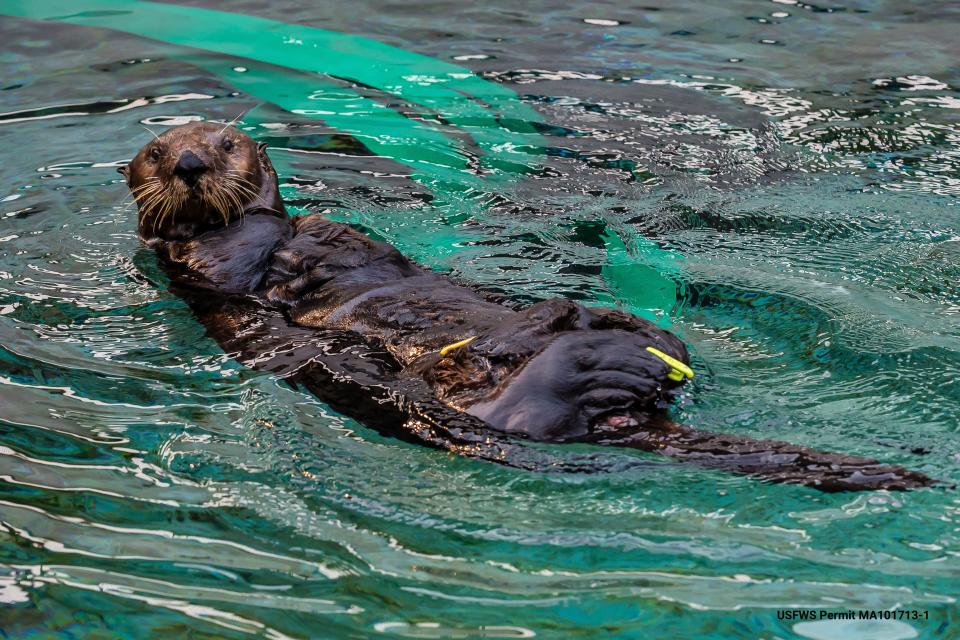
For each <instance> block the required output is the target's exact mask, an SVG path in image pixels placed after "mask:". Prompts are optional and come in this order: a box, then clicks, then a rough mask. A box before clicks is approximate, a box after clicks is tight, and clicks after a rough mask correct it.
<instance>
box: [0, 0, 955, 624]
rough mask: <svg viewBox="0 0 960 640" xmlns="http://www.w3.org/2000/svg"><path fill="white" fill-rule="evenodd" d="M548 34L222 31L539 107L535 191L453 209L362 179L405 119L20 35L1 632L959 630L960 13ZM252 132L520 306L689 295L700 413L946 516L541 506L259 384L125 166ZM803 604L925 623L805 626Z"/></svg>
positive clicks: (384, 25) (62, 39)
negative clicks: (845, 456) (671, 289)
mask: <svg viewBox="0 0 960 640" xmlns="http://www.w3.org/2000/svg"><path fill="white" fill-rule="evenodd" d="M547 4H548V3H524V7H523V8H522V9H518V8H515V7H514V6H513V5H511V4H509V3H484V4H482V5H471V4H467V3H464V4H457V5H446V4H444V5H437V4H430V3H411V2H404V3H383V2H377V3H371V2H352V3H336V4H334V3H331V4H329V5H327V4H324V5H323V6H320V7H316V6H311V5H312V3H303V5H304V6H302V7H288V6H285V7H275V6H272V5H270V4H267V3H260V2H239V1H234V2H226V3H218V4H217V8H221V9H226V10H232V11H236V12H241V13H246V14H251V15H259V16H263V17H267V18H272V19H277V20H283V21H285V22H291V23H301V24H307V25H311V26H315V27H320V28H323V29H330V30H334V31H343V32H348V33H355V34H358V35H361V36H365V37H367V38H372V39H376V40H379V41H381V42H384V43H387V44H391V45H395V46H398V47H401V48H403V49H406V50H408V51H414V52H418V53H421V54H425V55H427V56H431V57H433V58H436V59H439V60H444V61H447V62H453V63H455V64H458V65H462V66H466V67H468V68H470V69H472V70H474V71H475V72H477V73H478V74H481V75H482V76H483V77H485V78H487V79H488V80H490V81H492V82H495V83H498V84H499V85H500V86H502V87H504V88H508V89H511V90H513V91H515V92H516V93H517V94H518V95H519V96H521V97H522V100H523V104H524V105H525V107H524V109H527V108H529V109H532V111H530V112H529V113H531V114H532V115H531V117H530V119H529V122H528V123H526V124H524V123H522V122H520V123H514V125H512V126H511V128H512V129H513V132H512V135H514V136H515V137H516V145H518V146H523V145H528V146H529V147H530V148H529V149H526V151H525V152H524V153H521V154H519V155H518V156H517V158H519V160H520V161H521V162H522V163H524V164H526V165H528V166H529V168H530V171H529V172H528V173H526V174H525V175H520V176H519V177H517V176H516V175H514V176H513V177H512V178H511V179H510V180H503V181H499V182H495V183H494V182H490V183H489V184H487V186H483V185H482V184H481V185H478V184H477V182H476V180H475V176H473V175H472V174H469V173H461V178H460V179H461V180H462V181H463V184H462V185H459V186H460V187H461V188H459V190H458V185H457V184H450V182H449V180H450V176H449V174H444V178H443V179H444V180H446V181H447V183H446V184H445V186H443V189H441V188H440V187H438V185H437V184H436V183H434V182H431V179H434V178H436V176H435V175H432V174H430V173H429V172H424V171H423V170H418V169H414V168H411V167H410V166H409V165H407V164H404V163H403V162H401V161H397V160H391V159H390V158H389V157H386V156H389V155H390V154H389V153H385V152H384V151H383V150H381V151H378V154H379V155H376V156H373V155H369V154H370V153H371V151H370V148H371V145H373V144H374V143H371V142H370V141H369V140H367V142H366V144H365V143H364V137H363V131H368V130H370V128H371V127H376V126H378V124H382V122H381V121H379V120H378V119H377V118H376V117H374V116H370V117H368V118H367V119H366V120H363V121H362V122H361V124H360V125H359V126H358V131H355V132H352V133H351V132H344V131H343V129H342V128H339V129H338V128H335V127H332V126H327V125H326V124H325V123H324V122H323V121H322V120H318V119H316V118H313V117H310V116H308V115H305V114H299V115H297V114H293V113H291V112H289V111H286V110H284V109H281V108H279V107H277V106H276V105H275V104H266V103H263V102H262V101H261V100H259V99H257V98H255V97H252V96H251V94H250V93H249V92H248V91H244V90H240V89H238V86H237V84H239V83H240V80H239V79H237V80H236V83H235V84H231V82H229V81H227V79H225V75H224V74H225V73H226V72H224V74H215V73H214V71H212V69H214V70H215V69H218V68H225V69H234V68H240V69H248V68H249V69H251V71H250V72H251V73H253V72H254V69H253V66H252V65H251V63H250V62H249V61H244V60H239V59H231V58H223V57H218V56H216V55H213V54H202V53H200V52H198V51H195V50H185V49H181V48H176V47H172V46H169V45H164V44H162V43H159V42H149V41H145V40H143V39H141V38H138V37H136V36H133V35H125V34H118V33H115V32H105V31H98V30H95V29H89V28H84V27H78V26H70V25H64V24H50V23H47V24H40V23H38V22H31V21H24V20H18V19H14V18H9V17H0V34H2V36H3V38H2V41H3V42H4V43H5V44H4V45H3V47H2V48H0V68H2V73H0V78H2V80H0V84H2V87H0V89H2V91H0V111H2V112H3V113H4V114H7V115H3V116H0V144H2V148H3V150H4V151H3V153H4V155H3V162H2V164H0V247H2V251H0V407H2V413H0V478H2V480H0V601H2V602H3V603H4V606H3V608H2V609H0V632H2V633H3V634H4V635H6V636H8V637H15V638H31V637H44V638H46V637H58V638H59V637H63V638H74V637H76V638H87V637H111V638H113V637H124V638H147V637H182V636H185V635H187V634H188V633H191V634H192V636H191V637H199V638H208V637H209V638H212V637H238V638H239V637H246V636H251V635H252V636H262V637H270V638H281V637H292V638H308V637H344V638H347V637H356V638H366V637H380V636H382V637H420V638H423V637H426V638H438V637H507V638H514V637H530V636H533V635H534V634H535V637H538V638H572V637H617V638H649V637H663V636H666V635H670V636H674V637H678V638H693V637H698V638H699V637H710V638H764V639H773V638H834V637H843V638H854V639H857V638H864V639H866V638H871V639H872V638H881V637H882V638H911V637H919V638H944V637H951V634H956V631H955V630H956V629H957V628H960V626H958V625H960V608H958V606H957V604H956V602H955V598H956V597H957V595H958V589H957V587H956V585H957V583H958V576H960V558H958V552H960V537H958V534H957V530H958V522H960V502H958V500H957V494H956V490H955V489H952V488H950V487H949V484H950V483H951V482H953V483H955V482H957V481H960V472H958V470H957V462H958V456H960V435H958V420H957V416H958V415H960V373H958V372H960V366H958V364H960V322H958V316H960V284H958V283H960V266H958V258H960V231H958V229H960V208H958V198H957V196H958V195H960V153H958V151H957V149H958V148H960V91H958V89H960V76H958V73H957V67H956V60H957V56H958V53H960V51H958V48H957V46H956V44H955V33H956V30H957V27H958V22H960V11H958V9H957V7H956V6H955V4H952V3H948V2H925V3H915V4H907V3H898V2H866V1H863V0H861V1H857V0H843V2H842V4H841V3H836V4H835V3H818V4H816V5H813V4H793V3H789V2H785V1H781V2H759V1H758V2H745V1H742V2H724V3H719V2H718V3H711V4H710V5H707V6H705V4H704V3H666V2H653V0H648V1H647V2H645V3H644V4H643V5H642V6H639V5H638V6H630V7H627V6H622V5H620V4H610V5H607V4H598V3H580V4H574V5H569V6H567V7H566V8H563V9H557V8H555V7H551V6H547ZM551 4H552V3H551ZM0 6H2V5H0ZM588 21H590V22H588ZM612 22H620V23H621V24H611V23H612ZM274 71H275V73H276V74H277V75H276V76H274V77H275V78H277V80H276V82H277V83H280V86H281V87H283V86H291V87H292V86H294V84H293V80H292V79H291V80H290V82H291V84H290V85H286V84H284V83H286V82H287V80H286V76H283V75H282V74H283V71H282V70H280V69H276V70H274ZM262 72H263V70H262V69H261V70H260V71H258V73H262ZM236 73H237V74H243V73H244V71H236ZM142 97H150V98H151V100H147V101H142V102H138V103H136V104H134V102H133V101H135V100H136V99H137V98H142ZM294 97H296V96H294ZM132 104H134V106H130V105H132ZM125 106H126V107H127V108H120V107H125ZM251 108H252V110H251V111H249V112H248V113H246V115H244V116H243V122H244V124H245V126H249V127H250V130H251V133H253V134H254V135H256V136H258V137H260V138H262V139H266V140H268V141H269V142H270V143H271V144H272V145H273V147H274V149H273V150H272V151H271V157H272V158H274V162H275V164H277V165H278V168H280V170H281V173H282V175H283V183H284V193H285V197H286V198H287V200H288V202H289V203H290V205H291V207H292V208H294V209H297V210H310V211H323V212H327V213H328V214H329V215H331V216H334V217H337V218H338V219H342V220H348V221H351V222H353V223H355V224H357V225H358V226H359V227H361V228H363V229H365V230H367V231H369V232H370V233H373V234H376V235H378V236H380V237H383V238H386V239H388V240H390V241H391V242H393V243H395V244H396V245H397V246H399V247H400V248H401V249H402V250H403V251H404V252H406V253H408V254H409V255H412V256H414V257H416V258H417V259H418V260H420V261H422V262H424V263H426V264H430V265H431V266H433V267H435V268H438V269H446V270H451V271H453V272H454V273H455V274H456V275H458V276H461V277H463V278H465V279H468V280H470V281H473V282H477V283H480V284H481V285H483V286H484V287H485V288H487V289H488V290H493V291H498V292H500V293H502V294H503V295H504V296H506V297H507V299H509V300H511V301H513V302H517V303H521V302H529V301H534V300H540V299H543V298H545V297H548V296H552V295H566V296H570V297H574V298H577V299H579V300H583V301H585V302H588V303H590V302H607V303H609V302H611V301H615V302H619V303H620V304H623V305H625V306H627V307H628V308H631V309H634V310H638V311H639V310H645V309H649V308H651V307H654V308H656V306H657V305H656V304H654V303H653V302H652V299H653V298H655V297H656V296H655V295H654V293H655V292H654V291H652V288H654V287H652V285H651V284H650V283H655V282H656V281H657V280H658V278H663V277H665V276H664V274H666V276H667V277H670V278H673V279H676V281H677V283H678V285H679V287H678V289H677V291H678V292H679V294H678V300H677V304H676V306H675V307H674V308H673V309H672V310H671V312H672V313H671V318H672V322H673V328H674V329H675V330H676V331H677V332H678V333H680V334H681V335H682V336H683V338H684V339H685V340H686V341H687V343H688V344H689V345H690V346H691V349H692V352H693V354H694V365H695V369H696V370H697V372H698V376H697V378H696V379H695V381H694V383H693V384H691V385H690V386H689V387H688V389H687V391H686V392H685V394H684V395H683V398H682V399H681V401H680V403H679V405H678V407H677V408H676V411H675V415H676V417H677V419H679V420H682V421H684V422H686V423H689V424H693V425H696V426H699V427H701V428H705V429H710V430H714V431H727V432H732V433H741V434H745V435H750V436H755V437H766V438H780V439H784V440H789V441H791V442H796V443H801V444H806V445H811V446H816V447H818V448H822V449H827V450H832V451H841V452H849V453H852V454H857V455H866V456H873V457H876V458H879V459H882V460H883V461H885V462H894V463H900V464H903V465H906V466H909V467H911V468H915V469H918V470H921V471H923V472H925V473H927V474H928V475H930V476H933V477H936V478H940V479H943V480H944V486H941V487H939V488H936V489H931V490H924V491H915V492H911V493H906V494H886V493H873V494H860V495H825V494H820V493H817V492H815V491H812V490H809V489H805V488H797V487H784V486H772V485H766V484H762V483H759V482H756V481H753V480H750V479H746V478H742V477H735V476H730V475H726V474H721V473H716V472H709V471H704V470H700V469H696V468H692V467H689V466H684V465H677V464H672V463H670V462H668V461H663V460H662V459H658V458H656V457H653V456H646V455H645V454H642V453H638V452H618V451H612V450H606V449H600V450H598V449H596V448H591V447H550V449H551V452H552V453H554V454H555V455H559V456H573V455H584V454H588V455H594V456H596V457H597V458H598V459H601V460H602V461H605V462H606V463H608V464H607V467H608V469H609V471H607V472H605V473H602V474H596V475H573V474H566V475H565V474H555V475H540V474H532V473H529V472H523V471H517V470H512V469H506V468H501V467H497V466H494V465H490V464H486V463H481V462H477V461H472V460H465V459H461V458H456V457H451V456H449V455H447V454H444V453H440V452H437V451H432V450H428V449H425V448H422V447H418V446H415V445H410V444H405V443H401V442H397V441H395V440H392V439H389V438H386V437H383V436H380V435H378V434H377V433H375V432H373V431H371V430H369V429H367V428H365V427H364V426H362V425H360V424H357V423H356V422H354V421H352V420H350V419H349V418H345V417H343V416H340V415H337V414H335V413H334V412H332V411H331V410H330V409H328V408H327V407H325V406H324V405H322V404H321V403H319V402H317V401H316V400H315V399H313V398H312V397H311V396H309V395H306V394H303V393H299V392H295V391H293V390H291V389H289V388H286V387H285V386H284V385H283V384H281V383H279V382H278V381H276V380H275V379H273V378H271V377H270V376H269V375H264V374H261V373H257V372H253V371H249V370H246V369H244V368H242V367H240V366H239V365H238V364H236V363H235V362H232V361H231V360H230V359H229V358H227V357H226V356H225V355H224V354H223V353H222V352H221V351H220V350H219V348H218V347H217V345H216V344H215V343H214V342H212V341H211V340H210V339H208V338H206V337H204V334H203V329H202V327H200V326H199V325H198V323H197V322H196V321H195V320H194V319H193V318H192V316H191V314H190V312H189V310H188V309H187V308H186V307H185V305H184V304H183V303H181V302H180V301H179V300H178V299H177V298H176V297H174V296H172V295H170V294H169V293H167V292H166V291H165V290H164V287H163V277H162V275H161V274H160V272H159V270H158V268H157V265H156V262H155V259H154V257H153V255H152V253H151V252H150V251H148V250H146V249H144V248H142V247H140V246H139V245H138V242H137V240H136V236H135V225H134V213H133V211H132V210H131V209H125V208H124V204H123V199H124V197H125V189H124V188H123V186H122V184H120V183H119V179H120V178H119V176H118V175H117V174H116V173H115V172H114V167H115V165H116V164H117V163H118V162H120V161H122V160H124V159H126V158H129V157H130V156H131V155H132V152H133V151H134V150H135V149H136V148H138V147H139V146H141V145H142V144H143V143H145V142H146V141H147V140H148V139H149V134H148V133H147V132H146V131H144V129H143V128H142V127H141V124H140V123H145V124H146V125H147V126H149V127H151V128H155V129H156V128H162V127H164V126H168V125H169V124H171V123H175V122H179V121H182V120H183V119H185V118H186V119H188V118H190V117H200V118H207V119H231V118H233V117H234V116H236V115H237V114H238V113H242V112H245V111H246V110H248V109H251ZM12 112H22V113H18V114H13V113H12ZM70 114H75V115H70ZM383 122H385V121H383ZM384 144H385V145H386V146H387V147H389V145H390V144H391V143H390V141H389V140H387V141H386V142H385V143H384ZM431 145H436V146H431ZM442 145H443V139H442V138H438V139H437V140H436V141H434V142H432V143H429V144H427V145H426V147H425V152H426V153H437V154H442V153H448V151H449V150H448V149H445V148H443V146H442ZM441 170H442V167H441V168H438V169H437V171H438V172H440V171H441ZM454 182H456V179H454ZM441 192H442V193H441ZM457 194H459V195H457ZM651 241H652V243H651ZM654 315H657V314H656V313H655V314H654ZM660 317H661V319H662V321H664V322H666V321H667V320H666V319H665V318H663V316H662V314H660ZM636 458H642V459H644V460H647V461H648V463H649V466H646V467H637V466H635V465H626V464H623V463H624V462H625V461H628V460H631V459H636ZM798 607H802V608H820V607H826V608H831V609H834V610H847V609H855V610H856V609H893V608H899V609H900V610H910V611H918V612H921V617H920V619H902V620H892V621H891V620H888V621H879V622H866V621H864V622H860V621H854V622H850V621H845V622H836V621H835V622H828V621H823V622H808V621H807V622H800V621H798V620H781V619H779V618H778V616H777V611H778V610H781V609H788V608H798ZM923 612H926V614H925V616H926V617H924V614H923Z"/></svg>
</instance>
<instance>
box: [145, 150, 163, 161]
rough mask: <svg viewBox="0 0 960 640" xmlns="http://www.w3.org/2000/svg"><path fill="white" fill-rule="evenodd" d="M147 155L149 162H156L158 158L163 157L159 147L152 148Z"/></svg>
mask: <svg viewBox="0 0 960 640" xmlns="http://www.w3.org/2000/svg"><path fill="white" fill-rule="evenodd" d="M148 155H149V156H150V159H151V160H153V161H154V162H156V161H157V160H159V159H160V156H161V155H163V152H162V151H160V147H153V148H151V149H150V152H149V154H148Z"/></svg>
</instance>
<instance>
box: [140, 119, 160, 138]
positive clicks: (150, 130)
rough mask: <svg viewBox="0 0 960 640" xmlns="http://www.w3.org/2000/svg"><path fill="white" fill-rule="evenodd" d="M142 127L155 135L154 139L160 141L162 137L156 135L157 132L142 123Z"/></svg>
mask: <svg viewBox="0 0 960 640" xmlns="http://www.w3.org/2000/svg"><path fill="white" fill-rule="evenodd" d="M140 126H141V127H143V128H144V129H146V130H147V131H149V132H150V133H151V134H152V135H153V138H154V139H155V140H159V139H160V136H158V135H157V134H156V132H155V131H154V130H153V129H151V128H150V127H148V126H147V125H145V124H143V123H142V122H141V123H140Z"/></svg>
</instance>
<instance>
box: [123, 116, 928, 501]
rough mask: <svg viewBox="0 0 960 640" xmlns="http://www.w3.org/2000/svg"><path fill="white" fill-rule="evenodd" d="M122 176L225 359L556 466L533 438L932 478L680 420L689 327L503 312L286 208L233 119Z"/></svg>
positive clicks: (569, 312)
mask: <svg viewBox="0 0 960 640" xmlns="http://www.w3.org/2000/svg"><path fill="white" fill-rule="evenodd" d="M120 172H121V173H122V174H123V175H124V176H125V177H126V179H127V184H128V186H129V187H130V190H131V192H132V194H133V196H134V198H135V200H136V203H137V206H138V208H139V225H138V228H139V233H140V236H141V238H142V239H143V240H144V241H145V242H146V243H147V244H148V245H149V246H151V247H153V248H154V249H156V251H157V253H158V254H159V256H160V259H161V262H162V264H163V265H164V268H165V269H166V271H167V272H168V273H169V275H170V278H171V280H172V289H173V290H174V291H175V292H176V293H177V294H178V295H180V296H182V297H183V298H184V299H185V300H186V301H187V302H188V303H189V304H190V306H191V308H192V309H193V311H194V312H195V313H196V315H197V317H198V318H199V319H200V320H201V321H202V322H203V324H204V325H205V326H206V328H207V330H208V332H209V334H210V335H211V336H212V337H213V338H215V339H216V340H217V341H218V342H219V343H220V345H222V347H223V348H224V349H225V350H226V351H228V352H230V353H232V354H233V355H235V357H236V358H237V359H239V360H240V361H241V362H243V363H245V364H247V365H249V366H251V367H254V368H257V369H263V370H267V371H271V372H273V373H275V374H277V375H279V376H281V377H283V378H284V379H286V380H288V381H289V382H290V383H291V384H293V385H296V386H300V387H305V388H307V389H309V390H310V391H312V392H313V393H314V394H316V395H317V396H318V397H320V398H321V399H322V400H324V401H325V402H327V403H328V404H330V405H331V406H333V407H334V408H335V409H337V410H339V411H341V412H343V413H345V414H348V415H351V416H353V417H355V418H357V419H359V420H361V421H362V422H364V423H366V424H368V425H370V426H372V427H374V428H377V429H379V430H381V431H384V432H388V433H390V434H393V435H395V436H398V437H402V438H404V439H406V440H411V441H415V442H421V443H425V444H429V445H432V446H435V447H439V448H442V449H447V450H451V451H456V452H458V453H461V454H464V455H469V456H474V457H479V458H483V459H487V460H493V461H496V462H499V463H502V464H506V465H511V466H517V467H523V468H529V469H537V470H543V471H548V470H554V469H556V468H558V466H559V468H571V464H568V465H566V466H564V465H563V464H558V463H557V461H556V459H553V458H550V457H549V456H548V455H546V454H544V453H543V452H542V451H540V450H538V449H537V448H535V447H529V446H524V444H523V443H522V442H521V441H522V440H533V441H542V442H592V443H598V444H604V445H612V446H619V447H631V448H636V449H642V450H645V451H656V452H658V453H662V454H664V455H667V456H671V457H673V458H678V459H682V460H688V461H691V462H695V463H697V464H700V465H703V466H706V467H711V468H719V469H725V470H729V471H733V472H737V473H745V474H750V475H755V476H758V477H761V478H764V479H768V480H772V481H776V482H786V483H798V484H805V485H808V486H811V487H816V488H818V489H821V490H825V491H842V490H856V489H881V488H882V489H907V488H913V487H921V486H927V485H929V484H931V483H932V482H931V480H930V479H929V478H927V477H926V476H924V475H923V474H920V473H917V472H913V471H909V470H907V469H904V468H901V467H897V466H891V465H885V464H880V463H878V462H877V461H875V460H869V459H865V458H858V457H852V456H846V455H841V454H833V453H825V452H821V451H816V450H813V449H809V448H806V447H801V446H795V445H791V444H787V443H784V442H777V441H768V440H753V439H749V438H743V437H739V436H733V435H722V434H716V433H708V432H704V431H696V430H693V429H690V428H688V427H684V426H681V425H677V424H675V423H673V422H671V421H670V420H668V419H667V418H666V417H665V415H664V411H665V409H666V408H667V407H668V406H669V403H670V400H671V396H672V394H673V393H674V392H675V391H676V390H677V389H678V388H679V387H680V386H681V385H682V384H683V382H684V381H685V380H686V378H687V377H689V376H690V375H691V372H690V371H689V368H688V364H689V358H688V354H687V350H686V348H685V347H684V345H683V344H682V343H681V342H680V340H678V339H677V338H676V337H675V336H674V335H672V334H671V333H669V332H667V331H664V330H663V329H660V328H658V327H656V326H655V325H653V324H651V323H650V322H647V321H646V320H642V319H640V318H637V317H635V316H632V315H629V314H626V313H623V312H621V311H618V310H615V309H608V308H603V307H590V308H587V307H583V306H581V305H578V304H575V303H573V302H571V301H569V300H564V299H553V300H547V301H545V302H541V303H539V304H535V305H533V306H531V307H527V308H525V309H519V310H518V309H513V308H510V307H506V306H503V305H500V304H496V303H494V302H492V301H490V300H488V299H486V298H485V297H484V296H483V295H482V294H481V293H479V292H478V291H476V290H474V289H472V288H469V287H466V286H462V285H460V284H457V283H455V282H453V281H452V280H451V279H450V278H448V277H446V276H444V275H441V274H438V273H435V272H432V271H430V270H428V269H424V268H422V267H420V266H417V265H416V264H413V263H412V262H410V261H409V260H407V259H406V258H404V257H403V256H402V255H401V254H400V253H399V252H398V251H397V250H396V249H395V248H394V247H392V246H390V245H388V244H385V243H382V242H375V241H373V240H371V239H370V238H367V237H366V236H364V235H363V234H361V233H359V232H357V231H355V230H353V229H351V228H350V227H348V226H346V225H343V224H339V223H336V222H331V221H329V220H326V219H324V218H323V217H321V216H319V215H307V216H296V217H288V216H287V213H286V211H285V210H284V206H283V202H282V201H281V199H280V196H279V192H278V186H277V175H276V172H275V171H274V169H273V167H272V165H271V164H270V160H269V159H268V158H267V154H266V151H265V148H264V146H263V145H257V144H256V142H254V141H253V140H252V139H251V138H250V137H249V136H247V135H246V134H244V133H241V132H240V131H238V130H237V129H235V128H233V127H229V126H224V125H222V124H220V125H218V124H211V123H197V124H188V125H184V126H181V127H177V128H174V129H170V130H169V131H166V132H165V133H164V134H163V135H161V136H158V137H157V138H156V139H154V140H152V141H151V142H150V143H148V144H147V145H146V146H145V147H144V148H143V149H141V150H140V152H139V153H137V155H136V157H134V159H133V160H132V161H131V162H130V164H129V165H128V166H125V167H122V168H121V169H120ZM573 467H575V468H577V469H578V470H583V467H582V466H580V467H576V465H573Z"/></svg>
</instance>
